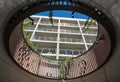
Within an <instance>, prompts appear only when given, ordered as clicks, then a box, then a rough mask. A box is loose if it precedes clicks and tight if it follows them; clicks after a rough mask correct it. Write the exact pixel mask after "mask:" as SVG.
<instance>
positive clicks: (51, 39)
mask: <svg viewBox="0 0 120 82" xmlns="http://www.w3.org/2000/svg"><path fill="white" fill-rule="evenodd" d="M33 38H34V39H35V40H43V41H57V38H56V37H47V36H34V37H33Z"/></svg>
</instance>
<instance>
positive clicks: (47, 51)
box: [35, 48, 85, 55]
mask: <svg viewBox="0 0 120 82" xmlns="http://www.w3.org/2000/svg"><path fill="white" fill-rule="evenodd" d="M35 50H36V51H37V52H39V53H40V54H46V55H47V54H56V51H57V49H56V48H36V49H35ZM84 52H85V50H73V49H60V50H59V54H62V55H80V54H82V53H84Z"/></svg>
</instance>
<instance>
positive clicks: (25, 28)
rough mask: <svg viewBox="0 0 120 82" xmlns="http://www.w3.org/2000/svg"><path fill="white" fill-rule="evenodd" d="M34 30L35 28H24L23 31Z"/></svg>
mask: <svg viewBox="0 0 120 82" xmlns="http://www.w3.org/2000/svg"><path fill="white" fill-rule="evenodd" d="M34 29H35V27H31V26H30V27H27V28H25V29H24V30H34Z"/></svg>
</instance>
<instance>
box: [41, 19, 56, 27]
mask: <svg viewBox="0 0 120 82" xmlns="http://www.w3.org/2000/svg"><path fill="white" fill-rule="evenodd" d="M48 20H49V19H48ZM40 24H43V25H51V24H52V23H51V22H49V21H48V22H47V21H42V22H40ZM53 25H56V26H57V25H58V22H53Z"/></svg>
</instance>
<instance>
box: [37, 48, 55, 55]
mask: <svg viewBox="0 0 120 82" xmlns="http://www.w3.org/2000/svg"><path fill="white" fill-rule="evenodd" d="M35 50H36V51H37V52H38V53H43V54H56V49H55V48H36V49H35Z"/></svg>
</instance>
